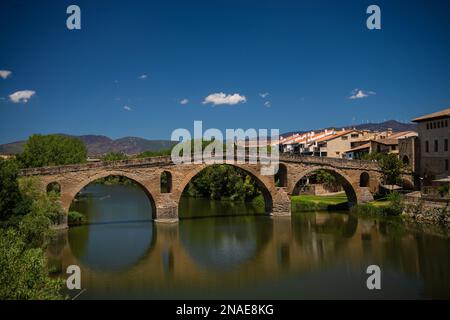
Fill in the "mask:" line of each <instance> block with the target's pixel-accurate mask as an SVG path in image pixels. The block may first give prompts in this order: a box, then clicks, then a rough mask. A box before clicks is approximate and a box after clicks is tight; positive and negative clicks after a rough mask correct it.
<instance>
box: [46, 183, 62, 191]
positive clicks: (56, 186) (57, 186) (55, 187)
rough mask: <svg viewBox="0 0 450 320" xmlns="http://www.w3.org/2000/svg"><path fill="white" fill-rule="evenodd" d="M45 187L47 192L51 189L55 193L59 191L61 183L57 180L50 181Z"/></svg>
mask: <svg viewBox="0 0 450 320" xmlns="http://www.w3.org/2000/svg"><path fill="white" fill-rule="evenodd" d="M45 189H46V191H47V193H49V192H52V191H53V192H55V193H56V194H60V193H61V185H60V184H59V183H58V182H50V183H49V184H48V185H47V187H46V188H45Z"/></svg>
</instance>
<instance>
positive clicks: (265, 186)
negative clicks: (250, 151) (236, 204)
mask: <svg viewBox="0 0 450 320" xmlns="http://www.w3.org/2000/svg"><path fill="white" fill-rule="evenodd" d="M220 165H226V166H233V167H236V168H239V169H241V170H243V171H245V172H246V173H247V174H249V175H250V176H251V177H252V178H254V179H255V181H256V184H257V186H258V188H259V189H260V190H261V192H262V195H263V197H264V204H265V210H264V211H265V213H267V214H270V213H272V207H273V196H272V195H273V194H275V190H274V186H273V185H270V184H269V182H268V181H267V180H268V178H267V177H269V176H267V177H264V176H260V175H259V172H258V171H257V170H256V169H253V168H251V167H249V166H243V165H239V164H220ZM209 166H213V164H211V165H202V166H198V167H196V168H195V169H193V170H191V171H190V172H189V173H188V174H186V175H185V176H184V179H183V180H182V181H181V183H180V184H179V186H178V189H177V191H176V194H175V196H174V199H176V200H177V203H178V204H179V203H180V200H181V196H182V194H183V191H184V189H185V188H186V187H187V186H188V184H189V182H191V180H192V179H193V178H194V177H195V176H197V175H198V174H199V173H200V172H201V171H203V170H204V169H206V168H207V167H209Z"/></svg>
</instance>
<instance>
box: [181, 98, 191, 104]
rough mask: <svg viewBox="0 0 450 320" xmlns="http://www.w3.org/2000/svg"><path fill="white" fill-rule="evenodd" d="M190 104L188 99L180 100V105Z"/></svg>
mask: <svg viewBox="0 0 450 320" xmlns="http://www.w3.org/2000/svg"><path fill="white" fill-rule="evenodd" d="M188 103H189V100H188V99H186V98H185V99H182V100H180V104H188Z"/></svg>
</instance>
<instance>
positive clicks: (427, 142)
mask: <svg viewBox="0 0 450 320" xmlns="http://www.w3.org/2000/svg"><path fill="white" fill-rule="evenodd" d="M412 121H413V122H416V123H417V124H418V132H419V144H420V160H419V162H420V170H419V174H420V178H421V180H422V181H423V183H424V184H425V185H430V184H432V183H433V180H441V179H445V177H448V176H450V164H449V162H450V143H449V140H450V108H448V109H444V110H441V111H438V112H434V113H431V114H427V115H424V116H421V117H418V118H415V119H413V120H412Z"/></svg>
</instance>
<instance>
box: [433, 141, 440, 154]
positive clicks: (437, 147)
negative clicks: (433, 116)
mask: <svg viewBox="0 0 450 320" xmlns="http://www.w3.org/2000/svg"><path fill="white" fill-rule="evenodd" d="M438 151H439V145H438V141H437V140H434V152H438Z"/></svg>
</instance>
